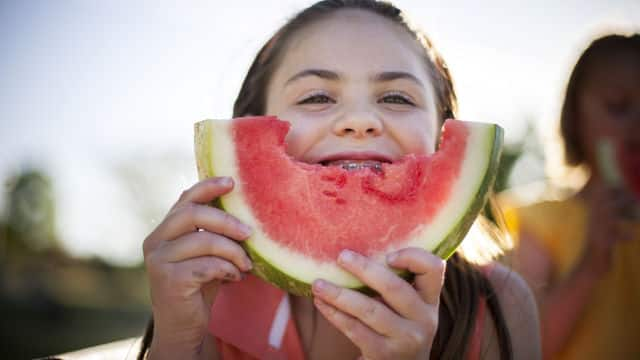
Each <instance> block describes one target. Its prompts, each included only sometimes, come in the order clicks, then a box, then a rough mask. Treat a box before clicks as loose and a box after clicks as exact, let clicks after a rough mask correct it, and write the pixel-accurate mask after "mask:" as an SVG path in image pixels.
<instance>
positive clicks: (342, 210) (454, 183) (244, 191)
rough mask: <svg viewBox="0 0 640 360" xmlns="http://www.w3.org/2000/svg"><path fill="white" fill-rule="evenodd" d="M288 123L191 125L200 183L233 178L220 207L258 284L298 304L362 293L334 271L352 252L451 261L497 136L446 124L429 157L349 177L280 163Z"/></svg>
mask: <svg viewBox="0 0 640 360" xmlns="http://www.w3.org/2000/svg"><path fill="white" fill-rule="evenodd" d="M288 130H289V124H288V123H287V122H283V121H280V120H278V119H277V118H275V117H248V118H239V119H234V120H231V121H224V120H205V121H201V122H199V123H197V124H196V125H195V145H196V159H197V164H198V173H199V176H200V178H201V179H203V178H207V177H211V176H231V177H233V178H234V179H235V180H236V188H235V189H234V191H233V192H231V193H230V194H227V195H225V196H222V197H221V198H220V205H221V206H222V207H223V208H224V209H225V210H226V211H228V212H229V213H231V214H233V215H235V216H236V217H238V218H239V219H240V220H241V221H243V222H245V223H246V224H248V225H250V226H251V227H252V228H253V229H254V233H253V235H252V236H251V238H250V239H249V240H247V241H245V242H243V246H245V249H246V250H247V252H248V253H249V255H250V256H251V257H252V259H253V261H254V269H255V272H256V274H257V275H259V276H261V277H263V278H264V279H266V280H268V281H270V282H272V283H274V284H275V285H277V286H279V287H281V288H283V289H284V290H286V291H289V292H291V293H293V294H297V295H310V294H311V291H310V284H311V283H312V282H313V280H315V279H317V278H324V279H327V280H330V281H332V282H334V283H336V284H338V285H340V286H344V287H349V288H356V289H360V288H363V284H362V283H360V281H359V280H357V279H356V278H355V277H353V276H352V275H351V274H349V273H347V272H346V271H344V270H342V268H340V267H339V266H338V265H337V264H336V259H337V257H338V254H339V253H340V251H342V250H343V249H350V250H353V251H356V252H358V253H361V254H363V255H366V256H369V257H372V258H374V259H376V260H378V261H380V262H382V263H384V256H385V254H387V253H389V252H391V251H395V250H398V249H401V248H405V247H411V246H414V247H421V248H424V249H427V250H429V251H432V252H433V253H435V254H436V255H439V256H441V257H442V258H447V257H448V256H450V255H451V254H452V253H453V252H454V251H455V249H456V247H457V246H458V245H459V243H460V242H461V241H462V239H463V237H464V235H465V234H466V233H467V231H468V229H469V227H470V226H471V224H472V222H473V220H474V219H475V218H476V216H477V215H478V213H479V211H480V209H481V208H482V207H483V205H484V203H485V201H486V198H487V195H488V193H489V190H490V188H491V186H492V184H493V181H494V178H495V174H496V172H497V167H498V160H499V156H500V151H501V148H502V129H501V128H500V127H499V126H497V125H493V124H482V123H472V122H464V121H459V120H448V121H447V122H446V123H445V125H444V127H443V133H442V138H441V141H440V146H439V149H438V151H437V152H435V153H434V154H431V155H415V154H410V155H407V156H404V157H403V158H401V159H400V160H398V161H395V162H393V163H382V164H380V166H376V168H361V169H358V170H355V171H350V170H346V169H343V168H342V167H339V166H323V165H322V164H308V163H304V162H299V161H296V160H295V159H292V158H291V157H290V156H289V155H287V154H286V151H285V148H286V144H285V136H286V134H287V132H288Z"/></svg>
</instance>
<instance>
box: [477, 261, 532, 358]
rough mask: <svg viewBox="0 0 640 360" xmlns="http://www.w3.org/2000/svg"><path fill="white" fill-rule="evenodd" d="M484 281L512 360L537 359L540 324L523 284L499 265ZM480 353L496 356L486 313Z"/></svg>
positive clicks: (521, 280)
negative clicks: (497, 308) (503, 325)
mask: <svg viewBox="0 0 640 360" xmlns="http://www.w3.org/2000/svg"><path fill="white" fill-rule="evenodd" d="M487 277H488V279H489V282H490V283H491V286H492V287H493V289H494V291H495V293H496V296H497V299H498V302H499V304H500V309H501V310H502V315H503V317H504V320H505V323H506V326H507V330H508V332H509V335H510V337H511V345H512V349H513V358H514V359H540V358H541V345H540V324H539V317H538V309H537V306H536V302H535V298H534V296H533V294H532V292H531V289H530V288H529V286H528V285H527V283H526V281H524V279H523V278H522V277H521V276H520V275H519V274H518V273H517V272H515V271H514V270H512V269H509V268H507V267H506V266H504V265H502V264H500V263H494V264H492V268H491V271H489V272H488V273H487ZM485 320H486V321H485V331H484V332H483V333H484V337H483V341H482V344H483V346H482V347H483V352H484V353H494V354H496V355H498V354H499V353H500V351H499V348H498V344H497V342H496V341H495V339H496V328H495V323H494V322H493V319H491V316H490V314H489V313H488V312H487V318H486V319H485Z"/></svg>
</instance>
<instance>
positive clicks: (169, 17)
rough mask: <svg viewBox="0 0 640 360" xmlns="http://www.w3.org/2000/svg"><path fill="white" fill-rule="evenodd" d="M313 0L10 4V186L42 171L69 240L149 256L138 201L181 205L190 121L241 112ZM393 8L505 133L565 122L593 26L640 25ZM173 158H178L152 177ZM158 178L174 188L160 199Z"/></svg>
mask: <svg viewBox="0 0 640 360" xmlns="http://www.w3.org/2000/svg"><path fill="white" fill-rule="evenodd" d="M309 3H311V2H310V1H293V0H286V1H283V0H278V1H267V0H260V1H249V0H246V1H245V0H237V1H231V2H228V1H224V2H223V1H184V2H178V1H123V0H111V1H83V0H76V1H72V0H68V1H55V2H54V1H45V0H27V1H17V0H15V1H0V54H2V55H1V56H0V79H1V80H0V146H1V148H0V149H1V151H0V181H2V182H4V181H5V180H6V179H7V177H8V176H9V175H11V174H14V173H15V172H16V171H18V170H19V169H20V168H24V167H25V166H27V164H32V165H35V166H40V167H42V168H43V169H45V171H47V172H48V173H49V174H50V175H51V177H52V179H53V182H54V187H55V191H56V200H57V205H58V230H59V233H60V238H61V240H62V245H63V246H64V247H65V248H66V249H68V250H69V251H70V252H71V253H73V254H76V255H83V256H84V255H99V256H102V257H105V258H107V259H109V260H112V261H114V262H117V263H125V264H126V263H134V262H136V261H139V260H140V259H141V242H142V240H143V238H144V236H145V234H146V232H147V231H148V230H149V229H150V228H151V227H152V226H153V225H154V224H156V223H157V222H158V221H159V220H160V219H159V218H149V219H146V221H143V222H142V224H141V223H140V221H139V219H137V218H136V219H134V218H135V217H136V216H137V215H136V214H135V211H134V210H132V209H131V208H130V207H131V203H132V201H134V202H135V201H154V202H155V203H157V204H158V205H159V206H161V207H168V206H169V205H170V203H171V202H172V201H173V199H175V198H176V197H177V196H178V194H179V192H180V191H181V189H183V188H184V187H187V186H189V185H190V184H192V183H193V182H195V181H196V173H195V169H194V168H195V165H194V163H193V159H192V156H191V153H192V124H193V122H195V121H197V120H200V119H203V118H228V117H229V116H230V114H231V106H232V101H233V99H234V97H235V95H236V92H237V89H238V87H239V84H240V81H241V79H242V78H243V76H244V73H245V71H246V69H247V67H248V64H249V62H250V61H251V60H252V57H253V56H254V55H255V53H256V51H257V49H258V48H259V47H260V46H261V44H262V43H263V42H264V41H265V40H266V39H267V38H268V37H269V36H270V34H271V33H272V32H273V31H275V29H276V28H277V27H278V26H279V25H280V24H282V23H283V22H284V21H285V20H286V19H287V18H288V17H290V16H291V15H292V14H293V13H294V12H295V11H297V10H299V9H301V8H303V7H304V6H305V5H306V4H309ZM395 3H396V5H398V6H399V7H400V8H402V9H403V10H405V11H406V12H407V13H408V14H409V17H410V18H411V19H412V20H413V22H414V23H415V24H416V25H418V26H419V27H421V28H422V29H423V30H425V31H426V33H427V34H428V35H429V36H430V37H431V38H432V40H433V41H434V43H435V45H436V47H437V48H438V49H439V50H440V52H441V53H442V54H443V56H444V58H445V60H446V61H447V62H448V64H449V67H450V69H451V71H452V74H453V77H454V80H455V82H456V87H457V91H458V95H459V100H460V118H462V119H467V120H477V121H490V122H497V123H499V124H501V125H503V126H504V127H505V129H506V134H507V139H517V138H518V137H519V136H521V135H522V131H523V129H524V126H523V119H525V118H530V119H535V120H536V121H537V124H538V126H539V127H540V128H541V129H543V130H544V129H551V128H552V127H553V126H555V123H554V121H555V118H556V114H557V111H558V106H559V101H560V100H561V96H562V91H563V87H564V84H565V81H566V78H567V74H568V71H569V70H570V68H571V66H572V65H573V63H574V62H575V60H576V58H577V56H578V55H579V53H580V51H581V50H582V49H583V48H584V47H585V46H586V45H587V44H588V42H589V40H590V39H591V38H592V37H593V36H594V35H599V34H602V33H604V32H605V31H607V30H621V31H625V32H629V31H632V30H633V31H639V30H640V2H639V1H622V0H618V1H577V0H574V1H562V2H556V1H550V0H544V1H531V2H515V1H446V2H445V1H428V0H416V1H410V0H406V1H396V2H395ZM222 4H224V5H222ZM168 154H172V155H171V156H170V155H168ZM172 156H173V157H172ZM165 158H167V159H169V158H170V159H172V160H167V161H172V164H175V163H176V162H177V163H178V164H179V165H178V166H177V167H176V166H174V165H172V166H174V167H172V168H170V170H172V171H173V173H171V172H170V173H167V172H163V171H157V172H154V171H153V168H154V167H157V168H158V169H161V168H164V167H165V166H166V163H165V162H164V161H163V159H165ZM138 159H140V160H138ZM176 159H178V160H176ZM126 161H144V162H145V164H141V167H142V168H144V169H149V168H150V169H151V170H150V172H152V173H153V174H149V175H148V176H147V177H145V178H144V179H143V180H141V181H143V183H139V184H137V186H136V190H139V191H140V192H141V193H140V195H139V196H140V197H139V198H135V199H132V198H131V197H132V195H131V192H127V191H126V190H125V189H123V187H122V184H121V181H120V182H119V181H118V179H116V177H115V175H113V168H114V167H117V166H118V165H117V164H119V163H121V162H126ZM142 165H144V167H143V166H142ZM167 166H168V165H167ZM158 174H160V175H158ZM156 175H158V176H162V179H160V181H159V182H161V183H162V184H163V185H162V189H163V191H162V195H161V196H160V198H157V199H156V198H154V199H153V200H149V199H148V196H150V195H148V194H147V195H145V194H144V190H145V185H146V184H147V183H148V182H153V181H154V177H153V176H156ZM156 179H157V178H156ZM145 182H147V183H145ZM4 200H5V199H4V196H2V197H0V206H4V205H3V204H4Z"/></svg>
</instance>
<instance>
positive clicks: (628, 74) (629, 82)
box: [585, 51, 640, 91]
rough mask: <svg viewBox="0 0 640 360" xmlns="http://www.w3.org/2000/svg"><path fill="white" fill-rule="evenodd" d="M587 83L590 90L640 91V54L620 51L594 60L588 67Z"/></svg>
mask: <svg viewBox="0 0 640 360" xmlns="http://www.w3.org/2000/svg"><path fill="white" fill-rule="evenodd" d="M585 83H586V87H587V88H589V89H590V90H603V91H606V90H610V89H617V90H629V91H640V52H637V51H636V52H632V51H624V52H620V51H618V52H615V53H611V54H609V55H608V56H606V57H601V58H598V59H594V61H592V62H591V63H590V64H588V65H587V67H586V76H585Z"/></svg>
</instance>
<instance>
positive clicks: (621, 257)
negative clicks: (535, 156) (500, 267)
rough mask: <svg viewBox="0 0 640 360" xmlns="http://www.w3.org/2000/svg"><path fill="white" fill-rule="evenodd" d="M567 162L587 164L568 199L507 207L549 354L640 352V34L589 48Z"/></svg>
mask: <svg viewBox="0 0 640 360" xmlns="http://www.w3.org/2000/svg"><path fill="white" fill-rule="evenodd" d="M560 132H561V137H562V140H563V143H564V144H563V145H564V150H565V160H566V162H567V163H568V165H570V166H580V167H584V168H585V170H587V172H588V174H589V175H588V180H587V181H586V183H585V185H584V186H583V187H582V188H581V189H580V190H579V191H578V192H577V193H575V194H573V195H572V196H570V197H568V198H566V199H564V200H560V201H546V202H539V203H536V204H534V205H529V206H524V207H520V208H511V209H506V211H505V215H506V219H507V223H508V224H509V227H510V229H511V230H512V231H513V232H514V233H516V235H517V236H516V237H517V238H518V239H519V245H518V247H517V249H516V250H515V252H514V258H513V260H512V262H513V263H512V265H513V267H515V268H516V270H518V271H519V272H520V273H521V274H522V275H523V276H524V277H525V279H526V280H527V281H528V282H529V285H530V286H531V287H532V289H533V291H534V294H535V296H536V299H537V301H538V305H539V308H540V316H541V329H542V342H543V352H544V357H545V358H546V359H640V338H639V337H638V336H639V334H640V307H639V305H640V261H638V260H637V256H638V255H640V220H639V215H640V34H634V35H631V36H623V35H608V36H604V37H601V38H599V39H596V40H595V41H593V42H592V43H591V45H590V46H589V47H588V48H587V49H586V50H585V51H584V52H583V53H582V55H581V56H580V58H579V60H578V62H577V63H576V65H575V67H574V69H573V72H572V73H571V76H570V78H569V82H568V85H567V89H566V94H565V99H564V104H563V107H562V113H561V119H560Z"/></svg>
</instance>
